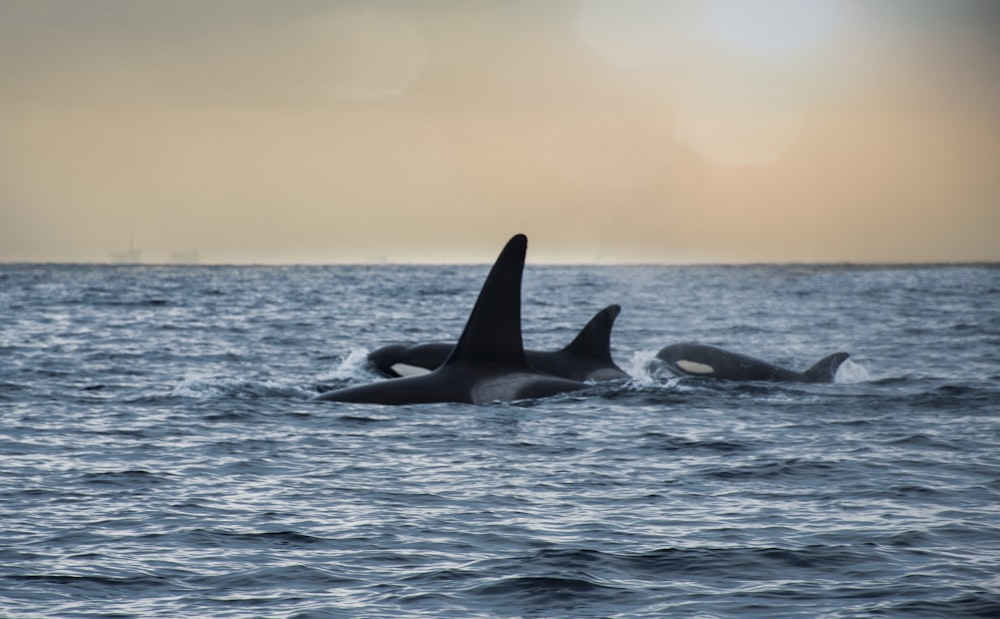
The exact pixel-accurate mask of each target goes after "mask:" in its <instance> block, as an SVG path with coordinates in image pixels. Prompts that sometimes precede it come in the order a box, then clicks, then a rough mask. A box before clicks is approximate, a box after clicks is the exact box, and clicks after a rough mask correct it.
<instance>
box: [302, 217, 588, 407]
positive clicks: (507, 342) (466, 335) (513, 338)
mask: <svg viewBox="0 0 1000 619" xmlns="http://www.w3.org/2000/svg"><path fill="white" fill-rule="evenodd" d="M527 249H528V239H527V237H525V236H524V235H523V234H518V235H515V236H514V237H513V238H511V239H510V241H508V242H507V245H506V246H505V247H504V248H503V251H502V252H500V256H499V257H498V258H497V260H496V262H495V263H494V264H493V268H492V269H491V270H490V274H489V275H488V276H487V278H486V282H485V283H484V284H483V288H482V290H481V291H480V292H479V298H478V299H476V304H475V306H474V307H473V308H472V313H471V314H470V315H469V320H468V322H466V323H465V330H463V331H462V335H461V337H459V339H458V344H456V345H455V348H454V350H453V351H452V352H451V354H450V355H449V356H448V358H447V359H446V360H445V362H444V363H443V364H442V365H441V367H439V368H437V369H436V370H434V371H433V372H431V373H429V374H426V375H423V376H412V377H408V378H394V379H390V380H384V381H381V382H377V383H372V384H370V385H362V386H360V387H350V388H347V389H338V390H334V391H327V392H326V393H321V394H320V395H318V396H316V398H315V399H317V400H330V401H334V402H362V403H371V404H424V403H431V402H464V403H469V404H486V403H488V402H496V401H509V400H523V399H528V398H543V397H547V396H551V395H555V394H558V393H565V392H568V391H575V390H578V389H584V388H586V387H587V384H586V383H582V382H579V381H573V380H568V379H565V378H558V377H556V376H550V375H548V374H543V373H541V372H539V371H537V370H535V369H532V368H531V367H530V366H529V365H528V362H527V360H526V359H525V356H524V344H523V343H522V340H521V276H522V274H523V272H524V257H525V253H526V252H527Z"/></svg>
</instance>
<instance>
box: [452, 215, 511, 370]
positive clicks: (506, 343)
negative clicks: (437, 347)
mask: <svg viewBox="0 0 1000 619" xmlns="http://www.w3.org/2000/svg"><path fill="white" fill-rule="evenodd" d="M527 251H528V237H526V236H524V235H523V234H517V235H515V236H513V237H512V238H511V239H510V240H509V241H507V245H505V246H504V248H503V251H501V252H500V256H498V257H497V260H496V262H494V263H493V268H492V269H490V274H489V275H488V276H487V277H486V282H485V283H484V284H483V288H482V290H480V291H479V298H478V299H476V305H475V306H474V307H473V308H472V313H471V314H470V315H469V320H468V322H466V323H465V330H464V331H462V337H460V338H459V339H458V344H456V345H455V350H454V351H452V353H451V356H449V357H448V360H447V361H445V362H444V365H446V366H447V365H451V364H454V363H457V362H470V361H471V362H490V363H505V364H509V365H517V366H524V367H528V363H527V362H526V361H525V360H524V344H523V343H522V341H521V275H522V273H523V272H524V256H525V254H526V253H527Z"/></svg>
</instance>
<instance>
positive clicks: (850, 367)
mask: <svg viewBox="0 0 1000 619" xmlns="http://www.w3.org/2000/svg"><path fill="white" fill-rule="evenodd" d="M871 379H872V377H871V374H869V372H868V370H867V369H866V368H865V367H864V366H863V365H861V364H859V363H856V362H854V361H852V360H851V359H848V360H847V361H844V362H843V363H842V364H840V367H839V368H837V374H836V375H835V376H834V377H833V382H835V383H844V384H853V383H865V382H868V381H870V380H871Z"/></svg>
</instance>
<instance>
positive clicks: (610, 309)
mask: <svg viewBox="0 0 1000 619" xmlns="http://www.w3.org/2000/svg"><path fill="white" fill-rule="evenodd" d="M621 311H622V308H621V306H620V305H609V306H607V307H605V308H604V309H602V310H601V311H599V312H597V313H596V314H594V317H593V318H591V319H590V322H588V323H587V324H586V325H585V326H584V327H583V329H581V330H580V333H578V334H577V336H576V338H574V339H573V341H572V342H570V343H569V345H568V346H566V347H565V348H563V351H565V352H568V353H572V354H574V355H577V356H580V357H586V358H588V359H595V360H599V361H604V362H606V363H610V364H614V361H612V360H611V328H612V327H613V326H614V325H615V318H618V313H619V312H621Z"/></svg>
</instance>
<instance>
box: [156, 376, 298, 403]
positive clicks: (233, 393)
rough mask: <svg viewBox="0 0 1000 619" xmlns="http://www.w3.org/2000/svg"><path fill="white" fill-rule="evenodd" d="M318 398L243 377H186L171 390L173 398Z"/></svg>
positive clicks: (295, 387)
mask: <svg viewBox="0 0 1000 619" xmlns="http://www.w3.org/2000/svg"><path fill="white" fill-rule="evenodd" d="M313 395H315V392H314V391H310V390H309V389H306V388H304V387H302V386H301V385H297V384H288V383H283V382H279V381H273V380H248V379H243V378H221V377H212V376H194V377H187V378H184V379H183V380H182V381H181V382H180V383H179V384H178V385H176V386H175V387H174V388H173V389H172V390H171V391H170V396H172V397H179V398H195V399H201V400H204V399H213V398H226V397H228V398H299V399H306V398H309V397H312V396H313Z"/></svg>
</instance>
